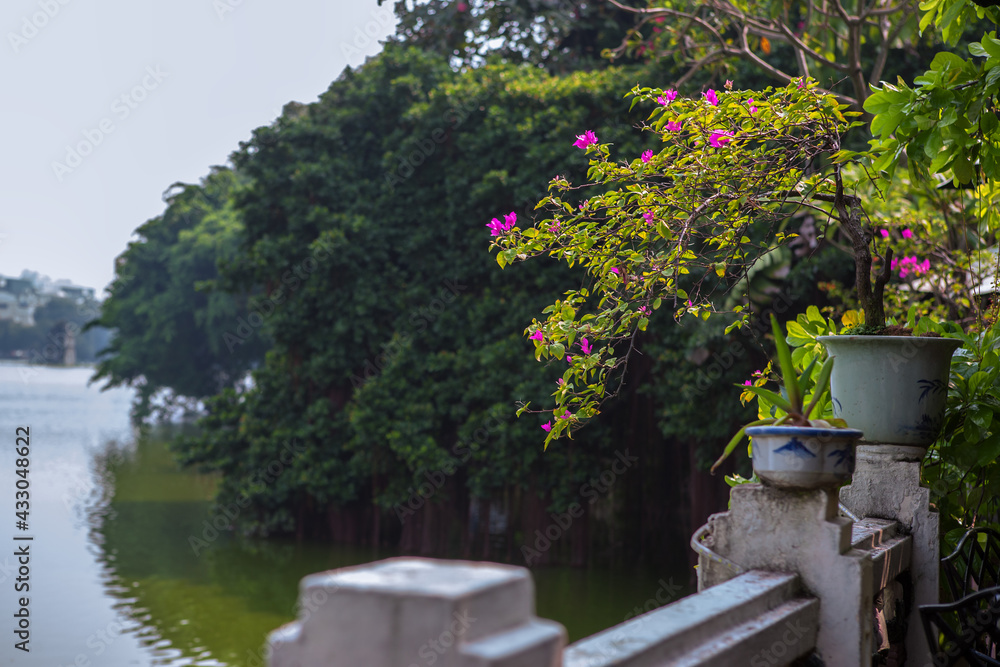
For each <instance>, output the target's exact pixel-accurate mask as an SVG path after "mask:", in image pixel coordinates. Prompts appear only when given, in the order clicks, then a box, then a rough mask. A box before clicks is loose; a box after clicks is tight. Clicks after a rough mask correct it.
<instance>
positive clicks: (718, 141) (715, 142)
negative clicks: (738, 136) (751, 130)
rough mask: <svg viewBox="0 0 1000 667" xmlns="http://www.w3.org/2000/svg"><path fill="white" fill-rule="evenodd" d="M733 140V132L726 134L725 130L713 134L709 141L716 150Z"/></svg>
mask: <svg viewBox="0 0 1000 667" xmlns="http://www.w3.org/2000/svg"><path fill="white" fill-rule="evenodd" d="M732 138H733V133H732V132H726V131H725V130H718V131H716V132H713V133H712V136H711V137H709V139H708V143H710V144H711V145H712V146H714V147H715V148H718V147H719V146H721V145H722V144H724V143H726V142H727V141H729V140H730V139H732Z"/></svg>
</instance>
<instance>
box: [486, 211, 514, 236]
mask: <svg viewBox="0 0 1000 667" xmlns="http://www.w3.org/2000/svg"><path fill="white" fill-rule="evenodd" d="M516 222H517V213H515V212H514V211H511V212H510V213H504V215H503V222H500V221H499V220H497V219H496V218H493V220H492V221H490V222H488V223H486V226H487V227H489V228H490V232H491V236H500V235H501V234H503V233H505V232H509V231H510V230H511V228H512V227H513V226H514V223H516Z"/></svg>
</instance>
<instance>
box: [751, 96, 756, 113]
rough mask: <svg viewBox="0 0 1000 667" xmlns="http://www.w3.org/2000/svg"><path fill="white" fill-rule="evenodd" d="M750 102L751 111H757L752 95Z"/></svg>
mask: <svg viewBox="0 0 1000 667" xmlns="http://www.w3.org/2000/svg"><path fill="white" fill-rule="evenodd" d="M749 103H750V113H757V107H755V106H754V104H753V98H752V97H751V98H750V99H749Z"/></svg>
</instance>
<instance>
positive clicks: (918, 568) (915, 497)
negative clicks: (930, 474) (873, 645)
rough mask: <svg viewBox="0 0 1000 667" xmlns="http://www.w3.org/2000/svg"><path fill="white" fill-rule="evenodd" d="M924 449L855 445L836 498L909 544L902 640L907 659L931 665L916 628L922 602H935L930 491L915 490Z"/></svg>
mask: <svg viewBox="0 0 1000 667" xmlns="http://www.w3.org/2000/svg"><path fill="white" fill-rule="evenodd" d="M925 452H926V450H925V449H923V448H921V447H901V446H898V445H859V446H858V448H857V454H856V456H857V463H856V466H855V470H854V476H853V478H852V480H851V485H850V486H845V487H844V488H842V489H841V490H840V499H841V502H843V503H844V505H845V506H846V507H847V508H848V509H850V510H851V511H852V512H854V513H855V514H858V515H861V516H868V517H879V518H882V519H892V520H893V521H897V522H899V524H900V525H901V526H902V527H903V528H904V529H905V530H906V531H907V532H908V533H909V535H910V537H911V538H912V540H913V552H912V557H911V562H910V573H911V577H912V580H913V594H914V601H913V606H912V610H911V612H910V616H909V623H908V626H907V627H908V631H907V636H906V656H907V661H908V662H909V663H910V664H914V665H923V664H931V655H930V649H928V647H927V641H926V639H925V638H924V634H923V632H922V630H921V624H920V614H919V611H918V609H917V607H918V606H919V605H922V604H936V603H937V602H938V572H939V568H940V567H941V562H940V557H941V554H940V547H939V545H938V530H939V525H940V524H939V517H938V513H937V512H936V511H934V510H932V509H931V507H930V489H927V488H925V487H922V486H920V462H921V460H922V459H923V457H924V453H925Z"/></svg>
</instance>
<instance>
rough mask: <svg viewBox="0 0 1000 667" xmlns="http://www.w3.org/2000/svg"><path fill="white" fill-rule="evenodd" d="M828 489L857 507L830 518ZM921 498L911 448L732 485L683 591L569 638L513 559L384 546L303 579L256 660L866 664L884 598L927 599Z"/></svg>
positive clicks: (928, 553) (333, 665)
mask: <svg viewBox="0 0 1000 667" xmlns="http://www.w3.org/2000/svg"><path fill="white" fill-rule="evenodd" d="M897 449H898V448H897ZM903 449H906V448H903ZM838 497H839V498H840V499H841V500H842V501H843V502H844V504H845V505H846V506H847V508H848V509H849V512H848V513H850V514H852V515H854V516H856V517H861V518H860V519H859V520H857V521H852V520H851V519H848V518H846V517H843V516H840V513H839V512H838ZM928 499H929V498H928V494H927V490H926V489H922V488H921V487H920V485H919V458H918V457H916V454H915V453H914V452H911V451H896V450H895V449H892V448H885V449H881V448H878V447H865V448H859V456H858V468H857V471H856V473H855V476H854V483H853V484H852V485H851V486H849V487H845V488H844V489H842V490H841V492H840V493H839V496H838V493H837V492H836V491H823V490H818V491H787V490H780V489H774V488H771V487H766V486H762V485H759V484H746V485H742V486H738V487H736V488H734V489H733V490H732V494H731V506H730V510H729V511H728V512H723V513H720V514H716V515H713V516H712V517H710V519H709V522H708V524H707V525H706V526H705V527H704V528H703V529H701V530H700V531H698V533H696V536H695V541H694V544H695V546H696V547H697V550H698V551H699V554H700V556H699V571H698V584H699V592H698V593H697V594H696V595H692V596H689V597H687V598H684V599H681V600H678V601H676V602H674V603H672V604H669V605H667V606H665V607H661V608H660V609H656V610H654V611H651V612H648V613H646V614H643V615H641V616H638V617H637V618H634V619H632V620H630V621H628V622H626V623H622V624H621V625H618V626H615V627H613V628H609V629H608V630H605V631H603V632H601V633H598V634H596V635H594V636H592V637H588V638H586V639H583V640H581V641H579V642H577V643H575V644H573V645H571V646H569V647H566V646H565V644H566V632H565V630H564V629H563V628H562V626H560V625H559V624H557V623H554V622H551V621H545V620H541V619H538V618H536V617H535V605H534V584H533V582H532V579H531V575H530V572H529V571H528V570H526V569H524V568H520V567H512V566H507V565H498V564H493V563H467V562H454V561H438V560H429V559H415V558H397V559H390V560H386V561H381V562H378V563H372V564H369V565H363V566H359V567H353V568H346V569H343V570H337V571H333V572H327V573H322V574H316V575H312V576H309V577H306V578H305V579H303V581H302V584H301V590H300V599H301V600H300V601H301V609H302V610H303V612H302V614H301V615H300V618H299V620H298V621H296V622H295V623H291V624H289V625H287V626H285V627H283V628H281V629H279V630H277V631H275V632H274V633H273V634H272V637H271V640H270V644H271V647H272V654H271V657H270V661H269V662H270V665H271V667H360V666H364V667H424V666H430V665H437V666H441V667H664V666H666V665H672V666H673V665H676V666H681V665H683V666H687V667H696V666H698V667H701V666H704V667H708V666H714V667H720V666H726V665H748V666H749V667H765V666H767V667H774V666H781V665H789V664H791V663H792V662H794V661H795V660H797V659H799V658H802V657H804V656H808V655H810V654H815V657H817V658H819V660H821V661H822V662H823V663H824V664H826V665H829V666H831V667H833V666H841V665H843V666H848V665H849V666H851V667H854V666H860V667H864V666H866V665H870V664H871V658H872V653H873V651H874V650H875V649H877V648H880V647H881V648H885V647H887V646H890V645H891V642H890V635H891V634H892V630H891V628H899V627H906V626H905V625H902V626H901V625H900V624H899V623H898V620H899V619H896V618H895V616H894V614H895V612H894V610H895V609H904V608H910V609H912V610H913V613H915V604H914V602H916V603H918V604H925V603H929V602H936V601H937V591H936V585H937V567H938V561H937V556H938V553H937V549H938V547H937V515H936V514H935V513H934V512H933V511H931V509H930V508H929V505H928ZM904 582H905V585H904ZM932 586H933V588H934V590H931V588H932ZM913 591H915V593H914V592H913ZM901 597H902V598H906V600H905V603H906V604H897V601H898V600H900V598H901ZM914 598H915V599H914ZM894 623H895V625H894ZM873 628H874V630H873ZM906 632H907V634H906V637H905V645H906V649H907V654H908V664H920V665H922V664H925V663H926V664H930V662H929V658H930V656H929V651H928V650H927V646H926V643H925V642H924V639H923V636H922V632H921V628H920V625H919V623H913V621H912V618H911V619H910V624H909V626H908V630H907V631H906ZM875 639H878V640H879V642H876V641H875ZM895 641H896V642H898V641H900V640H899V639H897V640H895Z"/></svg>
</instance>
